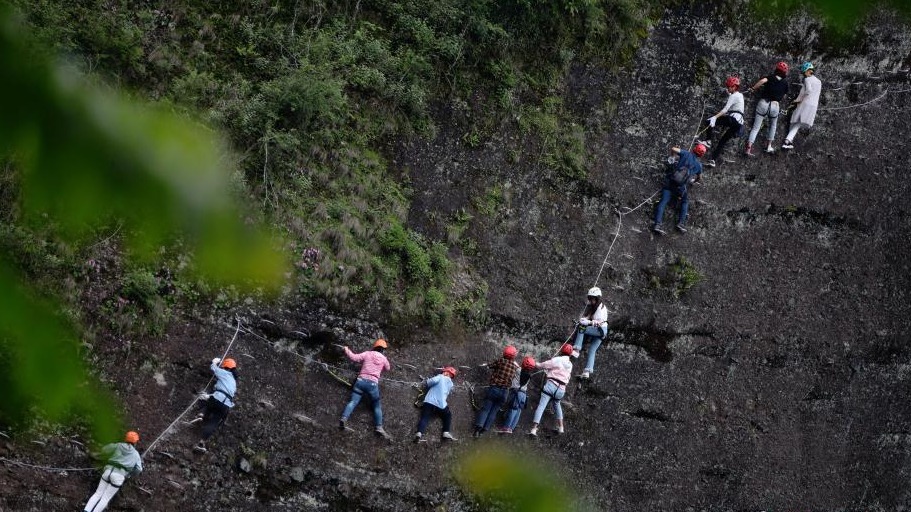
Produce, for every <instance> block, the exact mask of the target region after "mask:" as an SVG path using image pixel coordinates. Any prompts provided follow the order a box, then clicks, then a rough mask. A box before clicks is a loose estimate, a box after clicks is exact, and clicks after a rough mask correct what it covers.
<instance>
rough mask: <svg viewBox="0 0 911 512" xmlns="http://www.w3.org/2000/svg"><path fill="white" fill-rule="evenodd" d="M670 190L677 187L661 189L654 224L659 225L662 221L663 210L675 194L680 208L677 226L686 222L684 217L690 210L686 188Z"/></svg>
mask: <svg viewBox="0 0 911 512" xmlns="http://www.w3.org/2000/svg"><path fill="white" fill-rule="evenodd" d="M672 188H677V187H673V186H671V187H668V186H665V187H664V188H662V189H661V202H659V203H658V208H657V209H656V210H655V224H661V222H662V220H663V219H664V209H665V208H667V204H668V203H669V202H671V197H673V196H674V195H675V194H676V195H677V197H678V198H679V199H678V204H679V206H680V212H679V213H678V214H677V224H683V223H684V222H686V216H687V214H688V213H689V210H690V198H689V195H688V194H687V191H686V187H681V188H679V189H677V190H671V189H672Z"/></svg>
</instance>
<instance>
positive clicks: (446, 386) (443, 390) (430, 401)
mask: <svg viewBox="0 0 911 512" xmlns="http://www.w3.org/2000/svg"><path fill="white" fill-rule="evenodd" d="M458 374H459V372H458V371H457V370H456V369H455V368H453V367H452V366H447V367H446V368H443V373H441V374H440V375H437V376H436V377H432V378H429V379H427V380H426V381H425V382H424V386H425V387H426V388H427V394H426V395H424V403H423V404H421V419H420V420H418V428H417V432H416V433H415V434H414V441H415V442H416V443H420V442H422V441H424V440H425V439H424V431H425V430H427V424H428V423H430V419H431V418H433V417H434V416H439V418H440V419H441V420H442V421H443V434H442V435H441V436H440V437H441V438H442V440H443V441H455V440H456V438H455V437H453V436H452V433H451V430H452V412H451V411H450V410H449V405H448V404H447V403H446V399H447V398H448V397H449V393H450V391H452V386H453V383H452V379H454V378H455V377H456V375H458Z"/></svg>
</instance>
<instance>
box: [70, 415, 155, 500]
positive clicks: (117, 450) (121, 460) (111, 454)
mask: <svg viewBox="0 0 911 512" xmlns="http://www.w3.org/2000/svg"><path fill="white" fill-rule="evenodd" d="M138 442H139V434H137V433H136V432H134V431H132V430H131V431H129V432H127V433H126V435H125V436H123V442H122V443H111V444H109V445H106V446H105V447H104V448H102V449H101V454H100V455H101V456H104V458H105V466H104V470H103V471H102V473H101V481H100V482H98V489H97V490H96V491H95V494H93V495H92V497H91V498H89V502H88V503H86V504H85V508H84V510H85V511H86V512H101V511H102V510H104V509H105V508H107V506H108V502H109V501H111V498H113V497H114V495H115V494H117V491H119V490H120V487H121V486H122V485H123V482H124V481H126V479H127V478H128V477H130V476H133V475H136V474H138V473H140V472H141V471H142V457H140V456H139V452H138V451H136V446H135V445H136V443H138Z"/></svg>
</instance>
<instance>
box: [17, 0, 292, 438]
mask: <svg viewBox="0 0 911 512" xmlns="http://www.w3.org/2000/svg"><path fill="white" fill-rule="evenodd" d="M25 39H26V36H24V35H23V34H22V33H21V32H20V31H19V28H18V27H17V26H16V25H15V24H14V23H13V22H12V21H11V17H10V14H9V12H8V11H7V10H6V9H5V8H3V9H0V62H2V64H0V109H2V110H3V112H4V115H3V117H2V119H0V152H2V153H3V154H4V155H5V156H7V157H8V158H9V161H11V162H12V165H13V166H14V167H15V168H16V169H18V170H19V172H18V173H17V175H16V179H15V184H16V191H17V192H16V193H15V195H13V196H10V197H7V198H6V199H8V200H11V201H15V203H16V205H15V207H14V206H12V205H10V204H5V205H2V206H3V208H4V210H5V217H7V219H8V220H11V221H13V222H15V223H18V224H20V225H22V226H25V227H24V228H23V229H28V226H38V227H42V228H44V229H49V230H50V231H51V233H49V236H53V237H58V238H59V239H60V240H61V241H62V242H61V243H64V244H66V243H70V244H75V243H79V241H80V240H82V239H83V237H84V236H85V235H86V234H88V233H90V232H91V230H92V228H93V226H97V225H99V224H103V223H104V222H105V220H106V219H109V218H111V217H115V218H118V219H120V220H121V221H122V222H123V225H124V230H123V240H124V243H125V244H126V246H127V247H128V248H129V250H130V252H131V253H132V254H133V255H134V256H135V257H136V258H137V259H138V260H142V261H151V260H153V259H154V258H155V255H156V253H157V251H158V248H159V247H160V246H162V245H164V244H167V243H168V241H169V240H171V239H172V237H173V233H174V232H175V231H178V230H180V231H183V232H185V233H187V238H186V239H187V243H188V247H189V248H190V250H191V252H193V254H194V255H195V258H194V261H195V265H196V268H197V269H198V271H199V272H200V274H201V275H205V276H207V277H208V278H209V279H212V280H213V281H216V282H230V281H235V282H239V283H245V284H247V285H269V286H272V285H275V284H277V283H278V281H279V278H280V276H281V274H282V272H283V266H284V265H283V262H282V258H281V256H280V254H279V253H278V252H277V251H275V250H274V249H273V243H272V238H271V236H270V235H269V234H268V233H267V232H266V231H264V230H262V229H251V228H250V227H248V226H245V225H244V223H243V222H242V221H241V219H240V218H239V216H238V212H237V210H236V209H235V208H234V207H233V205H232V202H231V201H230V193H228V191H227V190H226V184H227V183H228V182H229V181H230V180H229V179H228V177H227V176H226V174H225V173H224V171H223V169H224V166H225V153H224V151H223V150H222V149H221V148H220V146H219V144H218V143H217V141H216V140H215V139H214V138H213V137H212V136H211V135H210V134H209V132H208V131H206V130H204V129H202V127H200V126H198V125H194V124H191V123H187V122H186V121H184V120H180V119H178V118H177V117H175V116H173V115H171V114H168V113H164V112H161V111H155V110H150V109H148V108H138V107H136V106H134V104H133V103H132V102H130V101H127V100H126V99H125V98H123V97H122V96H121V95H120V94H118V93H116V92H115V91H111V90H106V89H102V88H99V87H93V86H90V85H88V84H86V83H85V80H84V79H83V78H82V77H80V76H78V75H77V74H75V73H74V72H73V71H72V70H70V69H64V68H61V67H55V66H52V65H50V64H49V63H48V62H47V61H46V60H45V59H44V58H43V57H42V56H41V54H40V53H39V52H36V51H33V50H32V49H31V48H30V47H29V46H28V45H27V44H25V43H24V42H23V41H24V40H25ZM9 249H10V247H9V246H6V247H4V251H3V252H2V253H0V289H2V290H4V293H3V294H0V356H2V357H0V361H2V363H0V365H2V366H0V386H2V387H3V389H4V400H2V401H0V421H2V422H4V423H22V422H23V421H25V420H27V419H28V418H30V417H31V416H32V415H33V414H35V413H37V414H39V415H41V416H43V417H45V418H46V419H49V420H51V421H64V420H67V419H70V420H72V419H73V418H74V417H81V418H83V419H84V420H85V421H87V422H88V423H89V424H90V426H91V427H92V430H93V433H94V434H95V435H96V436H97V437H99V438H111V437H112V436H114V432H115V431H117V430H120V428H119V427H118V426H117V425H116V421H115V418H116V416H117V415H116V414H115V413H114V412H113V408H112V406H111V402H110V400H109V399H108V397H107V394H106V393H105V392H104V391H103V390H102V388H101V386H99V384H98V383H97V382H96V381H94V379H91V378H89V377H88V375H87V373H86V371H85V368H84V367H83V364H82V363H81V361H82V357H81V356H80V354H79V343H78V340H79V338H80V336H79V334H78V331H77V329H76V328H75V327H74V326H73V325H72V324H71V323H70V321H69V320H67V319H65V318H62V317H61V316H60V314H59V313H58V311H60V310H62V309H63V308H62V307H61V305H60V304H56V303H55V302H54V300H52V299H48V298H46V297H43V296H42V294H41V293H40V292H39V291H38V290H36V289H34V288H33V287H32V286H31V285H30V284H26V280H24V279H23V278H22V276H21V270H20V269H19V268H18V267H17V265H16V264H15V263H13V261H15V260H16V258H15V257H11V255H10V254H9V253H8V252H7V250H9ZM20 261H21V260H20ZM146 277H148V276H145V277H142V278H137V279H135V280H133V284H132V285H129V286H128V288H130V290H131V293H133V294H135V295H136V297H137V298H139V299H140V300H144V298H146V297H147V294H146V292H148V284H149V283H148V279H146Z"/></svg>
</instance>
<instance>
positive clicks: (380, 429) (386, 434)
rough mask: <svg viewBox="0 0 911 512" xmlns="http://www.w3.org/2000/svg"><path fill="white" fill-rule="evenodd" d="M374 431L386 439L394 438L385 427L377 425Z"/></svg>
mask: <svg viewBox="0 0 911 512" xmlns="http://www.w3.org/2000/svg"><path fill="white" fill-rule="evenodd" d="M373 431H374V432H376V435H378V436H383V437H385V438H386V439H392V436H390V435H389V433H388V432H386V430H385V429H384V428H383V427H376V428H375V429H373Z"/></svg>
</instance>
